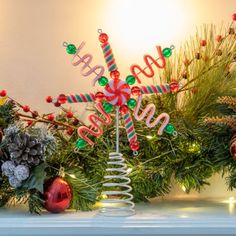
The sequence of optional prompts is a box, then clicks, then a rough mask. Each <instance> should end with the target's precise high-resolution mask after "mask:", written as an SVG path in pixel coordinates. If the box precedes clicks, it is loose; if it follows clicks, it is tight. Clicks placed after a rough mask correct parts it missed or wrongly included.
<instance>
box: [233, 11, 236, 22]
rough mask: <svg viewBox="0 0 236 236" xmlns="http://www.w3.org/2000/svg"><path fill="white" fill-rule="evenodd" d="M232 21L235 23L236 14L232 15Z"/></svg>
mask: <svg viewBox="0 0 236 236" xmlns="http://www.w3.org/2000/svg"><path fill="white" fill-rule="evenodd" d="M232 19H233V21H236V13H234V14H233V15H232Z"/></svg>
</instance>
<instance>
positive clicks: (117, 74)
mask: <svg viewBox="0 0 236 236" xmlns="http://www.w3.org/2000/svg"><path fill="white" fill-rule="evenodd" d="M110 76H111V78H112V79H119V78H120V72H119V71H118V70H113V71H111V73H110Z"/></svg>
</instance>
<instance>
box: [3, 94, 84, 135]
mask: <svg viewBox="0 0 236 236" xmlns="http://www.w3.org/2000/svg"><path fill="white" fill-rule="evenodd" d="M0 97H5V98H7V99H8V100H10V101H12V102H13V103H14V104H15V105H16V106H17V107H18V108H19V110H18V111H16V115H17V117H19V118H21V120H22V121H25V122H26V123H27V126H28V127H29V126H33V125H35V124H36V123H46V124H51V126H52V127H58V126H60V127H62V128H64V129H65V130H66V133H67V134H69V135H71V134H72V133H73V132H74V130H75V129H77V127H76V126H77V125H78V124H79V122H78V121H79V120H78V119H77V118H76V123H75V122H72V124H69V123H66V122H62V121H59V120H57V119H56V117H55V115H54V114H53V113H49V114H44V115H39V113H38V112H37V111H34V110H31V108H30V107H29V106H28V105H22V104H20V103H19V102H17V101H16V100H15V99H13V98H11V97H9V96H8V95H7V91H6V90H0ZM63 110H64V112H66V117H67V118H68V119H70V118H72V117H74V114H73V113H72V112H71V111H68V110H65V109H64V108H63ZM20 111H22V112H24V113H22V112H20Z"/></svg>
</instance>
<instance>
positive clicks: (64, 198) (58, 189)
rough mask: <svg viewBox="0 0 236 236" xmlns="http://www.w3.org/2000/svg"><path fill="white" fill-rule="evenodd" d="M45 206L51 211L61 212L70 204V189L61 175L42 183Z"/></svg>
mask: <svg viewBox="0 0 236 236" xmlns="http://www.w3.org/2000/svg"><path fill="white" fill-rule="evenodd" d="M44 198H45V208H46V209H47V210H48V211H50V212H52V213H60V212H63V211H64V210H65V209H67V208H68V207H69V206H70V203H71V199H72V190H71V187H70V185H69V184H68V183H67V182H66V181H65V180H64V179H62V178H61V177H54V178H53V179H49V180H47V182H46V183H45V184H44Z"/></svg>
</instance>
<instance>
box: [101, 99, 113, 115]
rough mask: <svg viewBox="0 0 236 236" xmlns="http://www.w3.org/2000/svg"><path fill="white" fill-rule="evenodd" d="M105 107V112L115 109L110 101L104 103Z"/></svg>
mask: <svg viewBox="0 0 236 236" xmlns="http://www.w3.org/2000/svg"><path fill="white" fill-rule="evenodd" d="M103 108H104V110H105V112H107V113H110V112H111V111H112V110H113V106H112V105H111V104H110V103H107V102H106V103H104V104H103Z"/></svg>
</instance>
